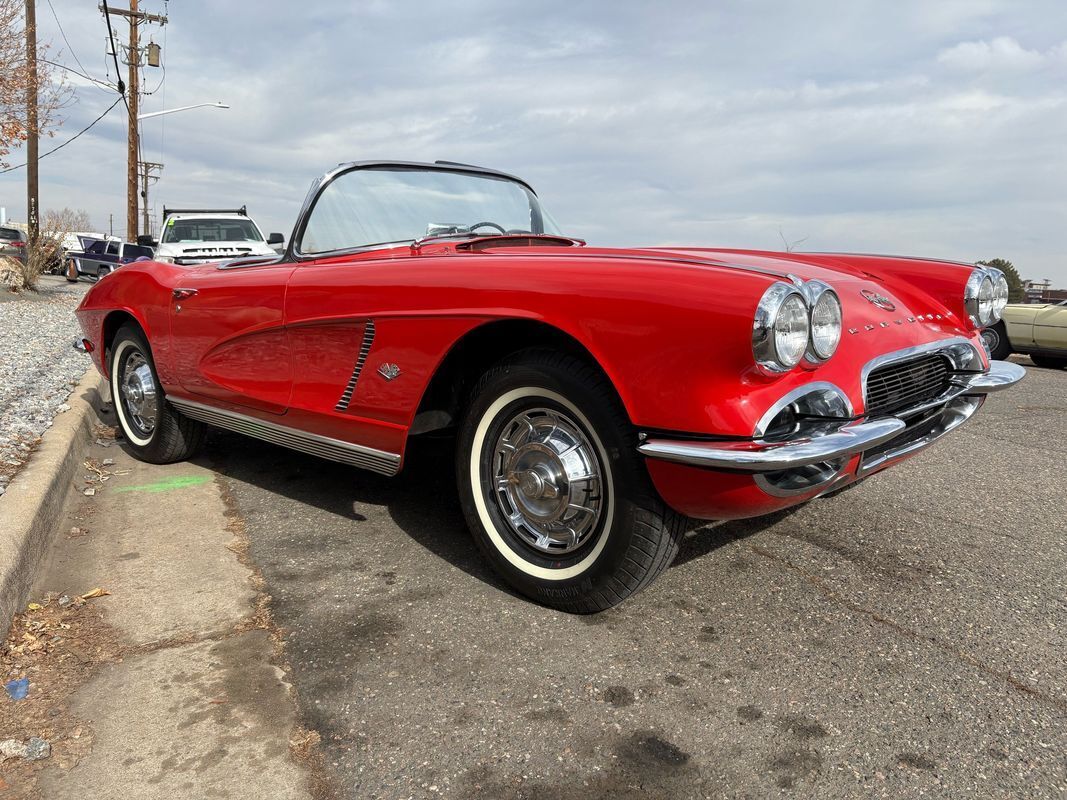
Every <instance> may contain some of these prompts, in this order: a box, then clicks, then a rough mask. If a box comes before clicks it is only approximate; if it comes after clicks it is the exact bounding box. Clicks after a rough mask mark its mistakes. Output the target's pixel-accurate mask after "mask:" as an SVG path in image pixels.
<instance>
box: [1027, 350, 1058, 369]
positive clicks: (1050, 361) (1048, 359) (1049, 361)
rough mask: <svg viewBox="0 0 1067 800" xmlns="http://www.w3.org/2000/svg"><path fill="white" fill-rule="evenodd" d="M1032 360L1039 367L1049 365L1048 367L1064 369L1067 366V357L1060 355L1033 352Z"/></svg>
mask: <svg viewBox="0 0 1067 800" xmlns="http://www.w3.org/2000/svg"><path fill="white" fill-rule="evenodd" d="M1030 360H1031V361H1033V362H1034V363H1035V364H1037V365H1038V366H1039V367H1047V368H1048V369H1063V368H1064V367H1067V358H1061V357H1060V356H1046V355H1041V354H1039V353H1031V354H1030Z"/></svg>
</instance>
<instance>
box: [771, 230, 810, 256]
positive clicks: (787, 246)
mask: <svg viewBox="0 0 1067 800" xmlns="http://www.w3.org/2000/svg"><path fill="white" fill-rule="evenodd" d="M778 235H779V236H780V237H781V239H782V244H783V245H784V246H785V251H786V252H787V253H792V252H793V248H795V247H796V246H797V245H800V244H804V242H806V241H807V240H808V237H807V236H805V237H804V238H803V239H797V240H796V241H795V242H790V241H787V240H786V238H785V234H784V233H782V229H781V227H779V228H778Z"/></svg>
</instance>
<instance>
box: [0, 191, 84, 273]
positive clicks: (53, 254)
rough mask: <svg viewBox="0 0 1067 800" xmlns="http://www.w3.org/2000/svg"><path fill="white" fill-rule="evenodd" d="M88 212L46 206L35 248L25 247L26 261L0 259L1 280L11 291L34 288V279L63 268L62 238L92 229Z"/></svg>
mask: <svg viewBox="0 0 1067 800" xmlns="http://www.w3.org/2000/svg"><path fill="white" fill-rule="evenodd" d="M91 227H92V226H91V224H90V220H89V213H88V212H87V211H85V210H84V209H78V210H76V211H74V210H71V209H69V208H63V209H60V210H58V211H57V210H55V209H52V208H50V209H48V210H47V211H46V212H45V213H44V216H43V217H42V218H41V233H40V238H39V239H38V244H37V247H27V248H26V257H25V260H19V259H14V258H5V259H0V283H3V284H6V285H7V286H10V287H11V290H12V291H15V292H17V291H22V290H29V291H34V292H35V291H37V281H38V280H39V279H40V277H41V275H42V274H43V273H45V272H49V271H57V270H58V269H62V267H63V260H64V258H65V257H66V252H65V250H64V247H63V240H64V239H65V238H66V237H67V236H68V235H69V234H71V233H74V232H75V231H87V230H89V229H90V228H91Z"/></svg>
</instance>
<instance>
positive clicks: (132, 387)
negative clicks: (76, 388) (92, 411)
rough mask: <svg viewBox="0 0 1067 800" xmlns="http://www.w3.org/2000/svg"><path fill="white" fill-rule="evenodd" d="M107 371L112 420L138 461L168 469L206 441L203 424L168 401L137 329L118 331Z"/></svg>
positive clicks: (127, 326)
mask: <svg viewBox="0 0 1067 800" xmlns="http://www.w3.org/2000/svg"><path fill="white" fill-rule="evenodd" d="M109 372H110V376H111V377H110V381H111V396H112V398H114V405H115V415H116V416H117V417H118V420H119V426H120V427H121V428H122V433H123V435H124V436H125V437H126V441H127V442H128V443H129V446H130V449H131V450H132V451H133V454H134V455H135V456H136V457H137V458H139V459H140V460H141V461H148V462H149V463H152V464H170V463H172V462H174V461H183V460H185V459H187V458H189V457H190V456H192V455H193V454H194V453H195V452H196V450H197V449H198V448H199V447H200V444H201V442H203V440H204V425H203V423H201V422H197V421H196V420H193V419H189V418H188V417H185V416H182V414H181V413H180V412H179V411H178V410H177V409H175V408H174V407H173V406H171V405H170V403H168V402H167V396H166V394H165V393H164V391H163V387H162V386H161V385H160V383H159V377H158V376H157V375H156V365H155V363H154V362H153V361H152V351H151V348H149V346H148V341H147V340H146V338H145V336H144V334H143V333H142V332H141V330H140V328H137V327H135V326H133V325H123V326H122V327H121V328H119V330H118V332H117V333H116V334H115V339H114V341H113V342H112V344H111V353H110V369H109Z"/></svg>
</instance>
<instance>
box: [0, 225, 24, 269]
mask: <svg viewBox="0 0 1067 800" xmlns="http://www.w3.org/2000/svg"><path fill="white" fill-rule="evenodd" d="M0 257H6V258H13V259H15V260H16V261H21V262H23V263H25V262H26V234H25V233H23V232H22V231H20V230H19V229H18V228H7V227H0Z"/></svg>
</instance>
